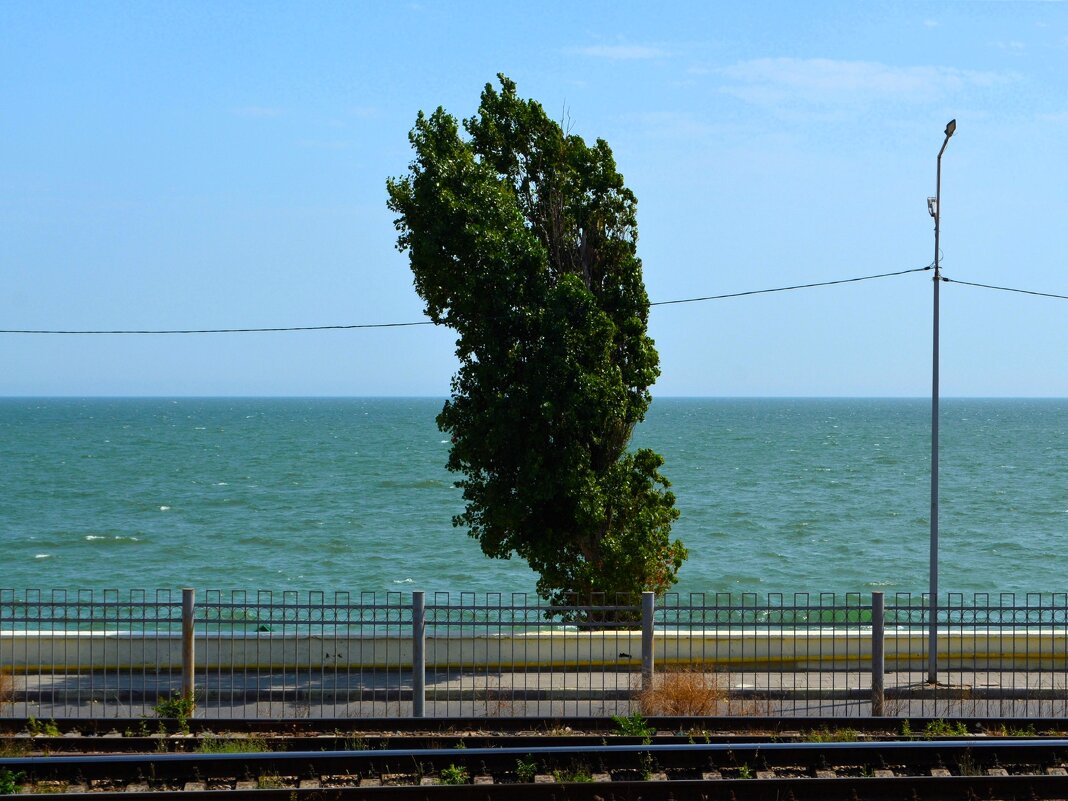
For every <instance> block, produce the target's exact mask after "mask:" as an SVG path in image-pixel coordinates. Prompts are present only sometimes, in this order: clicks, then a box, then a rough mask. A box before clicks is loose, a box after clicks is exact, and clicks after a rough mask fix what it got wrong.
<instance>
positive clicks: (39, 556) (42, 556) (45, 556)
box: [33, 553, 52, 559]
mask: <svg viewBox="0 0 1068 801" xmlns="http://www.w3.org/2000/svg"><path fill="white" fill-rule="evenodd" d="M33 558H34V559H51V558H52V554H50V553H35V554H34V555H33Z"/></svg>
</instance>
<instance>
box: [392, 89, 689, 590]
mask: <svg viewBox="0 0 1068 801" xmlns="http://www.w3.org/2000/svg"><path fill="white" fill-rule="evenodd" d="M498 77H499V78H500V90H499V91H498V90H497V89H495V88H494V86H493V85H491V84H487V85H486V88H485V90H484V91H483V93H482V99H481V105H480V107H479V110H478V113H477V114H476V115H475V116H474V117H472V118H471V119H468V120H465V121H464V123H463V130H464V132H465V133H466V136H465V135H464V134H462V133H461V130H460V126H459V124H458V123H457V120H456V119H455V118H454V117H452V116H451V115H449V114H447V113H446V112H445V111H444V110H443V109H441V108H438V110H437V111H435V112H434V113H433V114H431V115H430V116H426V115H424V114H423V113H422V112H420V114H419V116H418V119H417V120H416V124H415V127H414V128H413V129H412V131H411V133H410V135H409V139H410V141H411V144H412V147H413V149H414V150H415V159H414V161H413V162H412V163H411V165H410V172H409V174H408V175H406V176H404V177H401V178H396V179H393V180H390V181H389V182H388V189H389V208H390V209H391V210H392V211H394V212H396V213H397V214H398V217H397V219H396V221H395V224H396V227H397V230H398V232H399V236H398V240H397V247H398V249H400V250H401V251H402V252H403V251H407V252H408V253H409V256H410V260H411V268H412V272H413V273H414V276H415V288H416V291H417V292H418V293H419V295H420V296H421V297H422V298H423V300H424V301H425V302H426V313H427V315H428V316H429V317H430V318H431V319H432V320H433V321H434V322H435V323H437V324H441V325H447V326H449V327H451V328H453V329H455V331H456V332H457V340H456V354H457V356H458V357H459V359H460V368H459V371H458V372H457V374H456V375H455V376H454V378H453V382H452V398H451V399H450V400H449V401H448V402H446V404H445V407H444V409H443V410H442V412H441V414H440V415H439V416H438V425H439V427H440V428H441V430H442V431H444V432H446V433H448V434H451V436H452V450H451V452H450V456H449V462H448V467H449V469H450V470H452V471H454V472H457V473H462V474H463V476H464V478H463V480H462V481H460V482H458V486H459V487H461V488H462V489H463V494H464V499H465V501H466V503H467V505H466V509H465V511H464V512H463V514H461V515H458V516H457V517H456V518H454V520H453V523H454V525H456V526H460V527H466V528H468V530H469V533H470V534H471V536H473V537H475V538H476V539H478V541H479V543H480V544H481V546H482V550H483V552H484V553H485V554H486V555H488V556H491V557H495V558H501V559H507V558H510V557H511V556H512V554H518V555H519V556H520V557H522V558H523V559H525V560H526V561H527V562H528V563H529V564H530V566H531V568H533V570H534V571H535V572H537V573H538V574H539V575H540V580H539V581H538V592H539V593H540V594H541V595H542V596H543V597H545V598H547V599H549V600H550V601H551V602H553V603H555V604H563V603H568V602H574V601H584V602H588V601H590V600H593V599H597V598H598V597H607V599H608V600H610V601H612V600H615V597H616V594H618V593H620V592H626V593H636V592H640V591H642V590H653V591H655V592H657V593H662V592H664V591H665V590H666V589H667V588H668V587H670V586H671V585H672V584H673V583H674V582H675V580H676V574H677V572H678V570H679V567H680V566H681V565H682V562H683V560H684V559H685V558H686V549H685V548H684V547H683V545H682V543H681V542H680V541H678V540H674V541H672V540H671V539H670V531H671V524H672V522H673V521H674V520H675V519H676V518H677V517H678V511H677V510H676V509H675V506H674V504H675V497H674V495H673V494H672V493H671V492H670V491H668V490H667V487H668V486H669V483H668V481H667V480H666V479H665V478H664V476H663V475H661V473H660V467H661V465H662V464H663V459H662V458H661V457H660V456H659V455H658V454H656V453H654V452H653V451H651V450H647V449H640V450H637V451H628V450H627V445H628V442H629V441H630V436H631V432H632V431H633V429H634V426H635V425H636V424H637V423H638V422H639V421H641V420H642V418H643V417H644V416H645V412H646V409H647V408H648V406H649V402H650V394H649V386H650V385H651V384H652V383H653V382H654V381H655V380H656V377H657V376H658V375H659V366H658V363H659V359H658V357H657V353H656V349H655V348H654V346H653V341H652V340H651V339H650V338H649V336H648V335H647V333H646V328H647V320H648V314H649V299H648V296H647V295H646V293H645V286H644V283H643V281H642V274H641V261H640V260H639V259H638V257H637V255H636V244H637V238H638V235H637V223H636V217H635V208H636V204H637V201H636V199H635V197H634V194H633V193H632V192H631V191H630V190H629V189H627V188H626V187H625V186H624V185H623V178H622V176H621V175H620V174H619V173H618V172H617V171H616V165H615V161H614V159H613V157H612V152H611V150H610V149H609V147H608V144H607V143H606V142H604V141H603V140H600V139H598V140H597V142H596V144H594V145H592V146H587V145H586V143H585V142H584V141H583V140H582V139H581V138H580V137H578V136H575V135H572V134H569V133H567V132H565V131H564V130H563V129H562V128H561V126H560V125H559V124H557V123H556V122H554V121H552V120H551V119H549V117H548V116H547V115H546V114H545V111H544V109H543V108H542V107H541V105H540V104H539V103H536V102H534V101H532V100H523V99H521V98H519V97H517V95H516V87H515V84H514V83H513V82H512V81H510V80H509V79H508V78H506V77H505V76H503V75H501V76H498ZM602 594H603V595H602Z"/></svg>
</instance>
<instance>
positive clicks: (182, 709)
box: [153, 692, 197, 734]
mask: <svg viewBox="0 0 1068 801" xmlns="http://www.w3.org/2000/svg"><path fill="white" fill-rule="evenodd" d="M196 708H197V702H196V701H195V700H194V699H193V696H191V695H182V694H181V693H177V692H175V693H171V695H170V697H168V698H160V699H159V700H158V701H157V702H156V705H155V706H154V707H153V709H154V710H155V712H156V717H159V718H174V720H175V721H176V722H177V723H178V730H179V731H180V732H182V734H189V718H191V717H193V710H194V709H196Z"/></svg>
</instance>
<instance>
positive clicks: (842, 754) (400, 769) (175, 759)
mask: <svg viewBox="0 0 1068 801" xmlns="http://www.w3.org/2000/svg"><path fill="white" fill-rule="evenodd" d="M965 755H967V760H968V761H969V763H970V764H972V765H977V766H983V765H1003V764H1010V765H1016V764H1020V765H1044V766H1051V765H1057V766H1062V765H1064V764H1065V763H1066V761H1068V739H1060V738H1057V739H1037V740H1018V739H993V738H989V739H988V738H981V739H970V740H966V741H962V740H942V741H919V742H917V741H880V742H846V743H781V742H779V743H774V742H772V743H767V742H765V743H711V744H705V743H697V744H692V745H691V744H670V745H659V744H655V743H652V744H626V745H602V746H591V745H581V746H569V747H564V746H551V747H543V748H534V749H531V748H529V747H520V748H517V747H502V748H463V749H386V750H379V751H366V750H364V751H288V752H274V753H236V754H232V753H227V754H199V753H198V754H174V753H168V754H136V755H134V754H109V755H98V754H90V755H78V756H24V757H6V758H2V759H0V771H4V770H6V771H9V772H10V773H11V774H23V775H25V776H26V777H27V779H29V780H32V781H55V780H69V779H70V778H71V777H75V776H77V777H81V778H82V779H85V780H99V779H111V778H115V777H128V776H148V775H151V776H152V777H154V779H156V780H159V781H189V780H193V779H197V780H205V779H217V778H233V777H235V776H241V775H246V774H248V775H267V774H277V775H283V776H325V775H352V774H360V775H372V774H380V773H381V774H407V775H411V774H427V773H433V772H438V771H441V770H442V769H444V768H446V767H448V766H450V765H461V764H462V765H466V766H470V767H471V770H472V772H478V773H489V774H494V773H498V774H507V773H514V771H515V770H516V765H517V760H521V759H529V758H530V757H531V756H534V757H536V758H537V759H539V760H540V761H541V762H542V763H544V764H548V765H559V766H567V765H574V764H579V763H585V764H588V765H591V766H594V767H596V768H597V769H598V770H601V771H605V772H611V771H626V770H635V769H637V768H638V767H639V766H640V765H642V764H643V763H642V760H643V759H645V760H648V762H649V763H651V764H655V765H656V767H657V769H658V770H694V769H697V770H722V769H727V770H731V769H735V768H737V767H738V766H741V765H745V766H748V767H749V768H751V769H754V770H758V769H759V770H764V769H773V768H802V769H806V770H809V769H819V768H821V767H822V768H829V767H831V766H839V767H841V766H861V767H869V766H872V765H879V766H904V768H905V769H908V770H910V771H916V770H927V771H929V770H930V768H932V767H942V766H946V765H958V764H960V763H961V761H962V759H963V758H964V757H965ZM1062 781H1063V782H1064V785H1063V786H1064V788H1065V790H1066V791H1068V779H1062Z"/></svg>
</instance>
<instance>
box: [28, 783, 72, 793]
mask: <svg viewBox="0 0 1068 801" xmlns="http://www.w3.org/2000/svg"><path fill="white" fill-rule="evenodd" d="M69 789H70V783H69V782H63V781H50V782H48V781H46V782H37V783H35V784H34V785H33V793H34V795H51V794H53V793H65V792H67V791H68V790H69Z"/></svg>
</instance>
